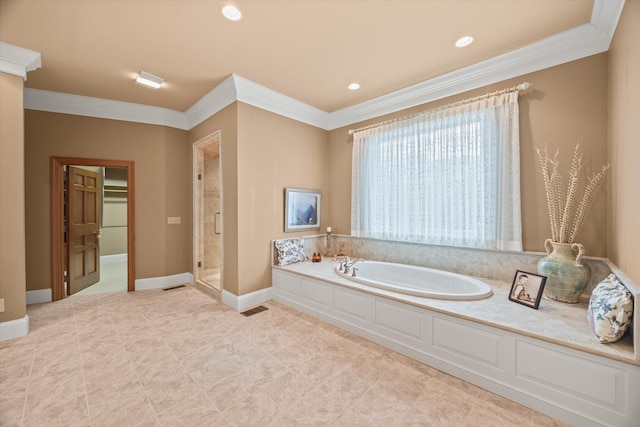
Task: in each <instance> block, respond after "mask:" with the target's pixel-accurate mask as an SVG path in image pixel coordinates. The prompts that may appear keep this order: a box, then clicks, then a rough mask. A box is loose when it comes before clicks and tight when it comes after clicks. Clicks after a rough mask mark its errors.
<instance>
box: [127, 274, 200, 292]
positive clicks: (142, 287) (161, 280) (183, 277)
mask: <svg viewBox="0 0 640 427" xmlns="http://www.w3.org/2000/svg"><path fill="white" fill-rule="evenodd" d="M185 283H193V274H191V273H180V274H174V275H173V276H164V277H150V278H148V279H136V291H146V290H149V289H162V288H166V287H168V286H175V285H182V284H185Z"/></svg>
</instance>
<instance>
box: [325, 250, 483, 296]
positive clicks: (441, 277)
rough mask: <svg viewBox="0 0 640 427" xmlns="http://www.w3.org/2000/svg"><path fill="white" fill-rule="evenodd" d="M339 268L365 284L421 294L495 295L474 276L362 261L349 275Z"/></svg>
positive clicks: (351, 268) (337, 270)
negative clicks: (353, 273)
mask: <svg viewBox="0 0 640 427" xmlns="http://www.w3.org/2000/svg"><path fill="white" fill-rule="evenodd" d="M354 267H355V269H356V272H355V277H354V276H353V275H352V272H353V268H354ZM335 271H336V273H337V274H339V275H340V276H342V277H345V278H347V279H349V280H353V281H355V282H358V283H362V284H363V285H367V286H372V287H375V288H379V289H384V290H386V291H391V292H397V293H400V294H405V295H413V296H418V297H425V298H437V299H449V300H477V299H484V298H489V297H490V296H491V295H492V294H493V291H492V290H491V286H489V285H488V284H486V283H485V282H483V281H481V280H478V279H475V278H473V277H469V276H465V275H462V274H457V273H451V272H448V271H442V270H436V269H433V268H426V267H417V266H413V265H406V264H395V263H389V262H380V261H367V260H361V261H359V262H357V263H355V264H354V265H353V266H352V267H350V269H349V273H348V274H344V273H342V272H340V271H339V269H338V267H336V269H335Z"/></svg>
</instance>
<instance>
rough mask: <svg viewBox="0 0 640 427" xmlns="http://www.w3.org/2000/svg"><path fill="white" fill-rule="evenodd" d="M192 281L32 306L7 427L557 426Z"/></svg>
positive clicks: (2, 371) (7, 392) (6, 380)
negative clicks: (243, 310)
mask: <svg viewBox="0 0 640 427" xmlns="http://www.w3.org/2000/svg"><path fill="white" fill-rule="evenodd" d="M265 306H267V307H268V308H269V310H267V311H264V312H262V313H259V314H256V315H254V316H252V317H244V316H242V315H240V314H239V313H237V312H235V311H233V310H232V309H230V308H228V307H226V306H224V305H223V304H222V303H220V301H219V300H215V299H212V298H210V297H209V296H206V295H204V294H203V293H201V292H200V291H198V290H197V289H194V288H192V287H184V288H178V289H174V290H170V291H162V290H153V291H142V292H136V293H126V292H118V293H108V294H98V295H88V296H78V295H76V296H72V297H70V298H67V299H65V300H63V301H59V302H54V303H46V304H37V305H30V306H28V314H29V317H30V322H31V332H30V333H29V335H28V336H26V337H24V338H19V339H15V340H10V341H5V342H2V343H0V425H2V426H125V425H129V426H152V425H163V426H227V425H229V426H234V425H236V426H251V425H256V426H305V425H327V426H350V427H351V426H376V425H378V426H446V425H456V426H554V425H563V424H562V423H560V422H558V421H557V420H554V419H552V418H549V417H547V416H545V415H542V414H539V413H537V412H535V411H533V410H530V409H528V408H526V407H524V406H521V405H519V404H516V403H514V402H511V401H509V400H506V399H503V398H501V397H499V396H497V395H495V394H492V393H490V392H488V391H485V390H483V389H481V388H478V387H476V386H473V385H470V384H468V383H466V382H463V381H460V380H458V379H455V378H453V377H451V376H449V375H446V374H444V373H442V372H439V371H437V370H435V369H433V368H430V367H428V366H426V365H423V364H421V363H418V362H415V361H413V360H411V359H409V358H407V357H404V356H402V355H399V354H397V353H395V352H392V351H390V350H387V349H385V348H383V347H380V346H378V345H376V344H374V343H371V342H369V341H366V340H364V339H361V338H359V337H356V336H354V335H352V334H350V333H347V332H345V331H342V330H340V329H338V328H336V327H333V326H331V325H329V324H327V323H324V322H321V321H318V320H316V319H314V318H312V317H310V316H307V315H305V314H303V313H300V312H298V311H296V310H293V309H291V308H289V307H287V306H284V305H282V304H279V303H276V302H269V303H266V304H265Z"/></svg>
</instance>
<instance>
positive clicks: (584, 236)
mask: <svg viewBox="0 0 640 427" xmlns="http://www.w3.org/2000/svg"><path fill="white" fill-rule="evenodd" d="M523 81H528V82H530V83H533V88H532V90H531V92H530V93H528V94H526V95H524V96H522V97H521V98H520V101H519V105H520V150H521V152H520V158H521V160H520V168H521V193H522V223H523V227H522V228H523V241H524V249H525V250H528V251H544V246H543V245H544V241H545V239H547V238H549V237H550V233H551V232H550V226H549V222H548V216H547V210H546V203H545V196H544V187H543V183H542V178H541V176H540V173H539V169H538V165H537V160H536V158H535V152H534V147H544V145H545V144H548V146H549V149H550V151H552V152H554V151H555V150H556V148H559V149H560V151H561V153H560V154H561V155H560V161H561V165H562V166H564V168H565V169H567V170H568V168H569V166H570V162H571V155H572V152H573V147H574V146H575V143H576V141H577V140H578V139H579V138H581V137H582V138H583V139H582V151H583V152H584V160H583V161H584V163H585V166H586V170H590V169H591V167H593V168H595V169H598V168H599V167H600V166H602V165H603V164H605V163H606V162H607V145H606V138H607V123H606V119H607V54H606V53H604V54H600V55H595V56H591V57H588V58H585V59H581V60H578V61H574V62H571V63H567V64H564V65H560V66H557V67H553V68H549V69H546V70H542V71H538V72H535V73H531V74H527V75H524V76H520V77H518V78H515V79H510V80H506V81H503V82H500V83H496V84H493V85H489V86H486V87H483V88H480V89H476V90H473V91H469V92H465V93H462V94H459V95H456V96H452V97H449V98H445V99H441V100H438V101H435V102H432V103H429V104H424V105H420V106H418V107H415V108H412V109H408V110H404V111H401V112H398V113H394V114H390V115H388V116H384V117H378V118H375V119H372V120H369V121H366V122H362V123H356V124H353V125H351V126H347V127H344V128H340V129H335V130H333V131H331V132H330V149H329V150H330V152H329V158H330V159H331V162H330V171H329V176H330V188H329V191H330V195H331V209H330V217H331V220H332V222H333V224H334V226H335V229H336V232H338V233H341V234H349V233H350V229H351V226H350V221H351V220H350V206H351V184H350V183H351V141H352V139H351V137H350V136H349V135H348V133H347V130H348V129H354V128H357V127H359V126H363V125H365V124H369V123H376V122H379V121H382V120H386V119H389V118H393V117H398V116H403V115H406V114H410V113H412V112H416V111H422V110H426V109H429V108H433V107H436V106H441V105H445V104H447V103H449V102H453V101H457V100H461V99H466V98H469V97H473V96H477V95H481V94H484V93H487V92H491V91H494V90H499V89H503V88H505V87H510V86H513V85H516V84H519V83H521V82H523ZM565 175H566V174H565ZM605 193H606V188H603V189H602V190H601V192H600V194H599V196H598V198H597V199H596V201H595V202H594V205H593V208H592V210H591V212H590V214H589V217H588V218H587V220H586V224H585V225H584V228H583V229H582V231H581V232H580V233H579V234H578V238H577V241H579V242H581V243H583V244H584V246H585V248H586V250H587V254H588V255H592V256H602V257H604V256H606V241H607V233H606V227H604V226H603V224H604V223H605V221H606V194H605Z"/></svg>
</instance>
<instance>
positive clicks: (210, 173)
mask: <svg viewBox="0 0 640 427" xmlns="http://www.w3.org/2000/svg"><path fill="white" fill-rule="evenodd" d="M203 178H204V179H203V181H204V182H203V184H204V191H203V199H204V200H203V207H204V214H203V227H204V238H203V245H204V247H203V249H204V259H203V265H202V266H203V269H204V271H203V276H206V275H208V274H211V273H215V272H217V271H219V269H220V255H219V254H220V251H221V235H219V234H215V230H214V223H215V214H216V212H221V210H220V157H219V156H213V157H209V156H205V159H204V177H203ZM220 220H221V218H220V216H218V221H220ZM221 227H222V223H218V231H220V232H221V231H222V230H221Z"/></svg>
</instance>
